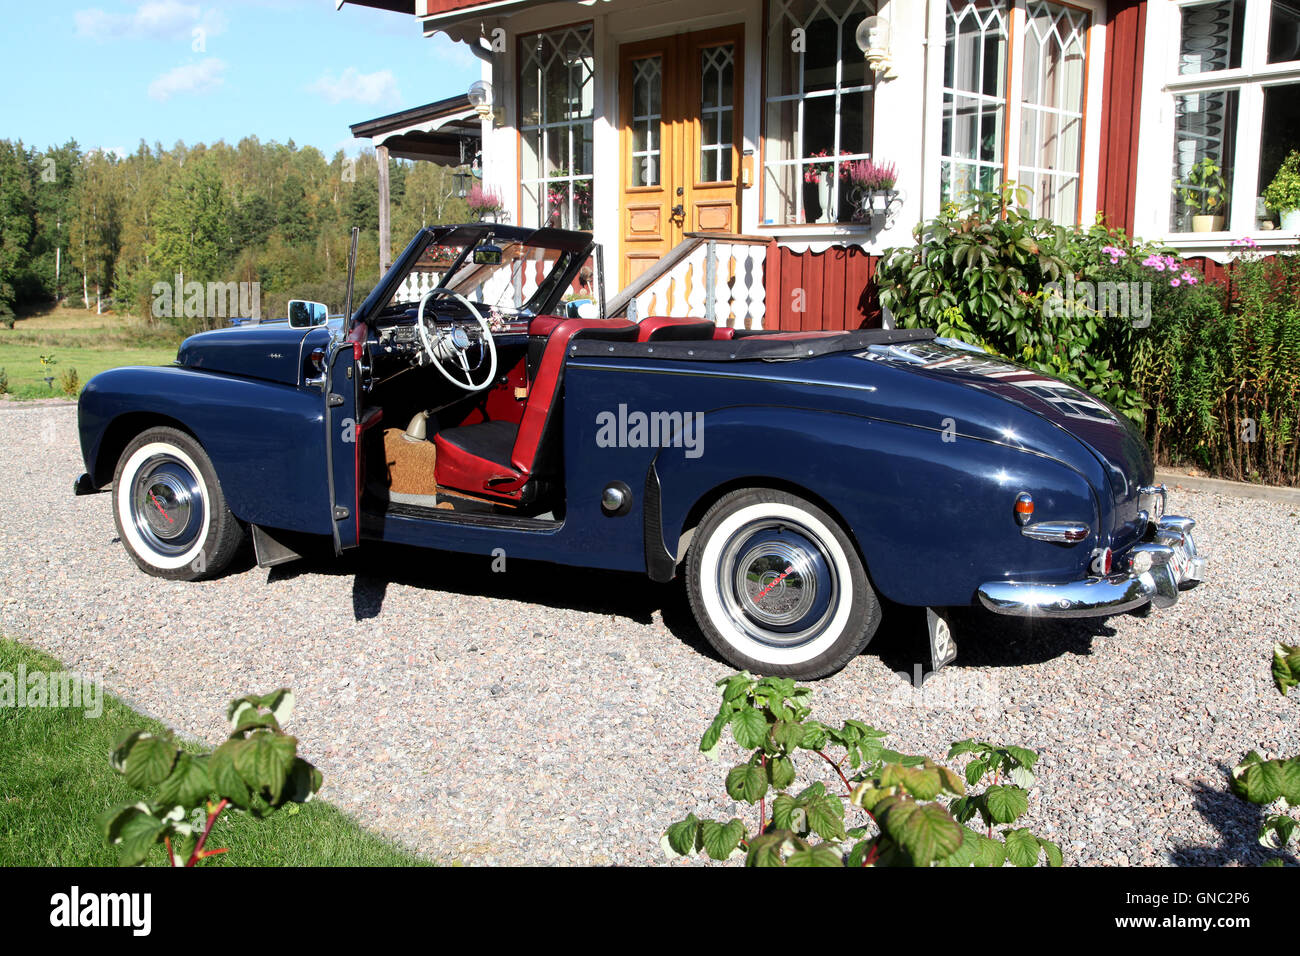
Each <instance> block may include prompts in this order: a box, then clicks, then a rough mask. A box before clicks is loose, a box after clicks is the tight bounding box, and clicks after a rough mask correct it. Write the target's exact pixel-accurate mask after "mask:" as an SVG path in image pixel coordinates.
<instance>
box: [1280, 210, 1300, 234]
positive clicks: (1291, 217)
mask: <svg viewBox="0 0 1300 956" xmlns="http://www.w3.org/2000/svg"><path fill="white" fill-rule="evenodd" d="M1281 217H1282V231H1283V232H1300V209H1286V210H1283V211H1282V213H1281Z"/></svg>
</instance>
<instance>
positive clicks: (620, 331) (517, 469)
mask: <svg viewBox="0 0 1300 956" xmlns="http://www.w3.org/2000/svg"><path fill="white" fill-rule="evenodd" d="M534 328H536V329H537V330H538V332H539V334H541V335H545V336H546V347H545V350H544V351H543V352H542V356H541V360H540V361H539V362H538V366H537V371H536V375H535V377H534V378H533V381H532V384H531V386H530V387H529V390H528V402H527V403H526V404H525V405H524V413H523V419H522V420H521V421H520V423H519V424H518V425H515V424H513V423H512V422H503V421H492V422H480V423H478V424H476V425H464V426H461V427H460V428H449V429H446V430H444V431H441V432H439V433H438V434H437V436H436V437H435V438H434V444H435V445H436V446H437V449H438V455H437V461H436V463H435V465H434V472H435V476H436V478H437V481H438V486H439V487H440V488H447V489H449V490H452V491H461V492H465V493H467V494H472V495H477V496H484V497H489V498H496V499H502V500H504V501H508V502H519V503H526V502H528V501H530V500H531V499H532V497H533V495H534V494H535V492H536V488H537V484H536V482H534V481H533V479H534V478H536V477H539V474H538V473H539V471H541V470H546V469H544V468H542V465H541V460H542V456H543V452H544V451H546V450H547V448H548V447H549V446H555V444H556V442H557V441H558V438H559V436H558V435H555V434H554V432H555V430H556V425H557V424H558V421H559V415H558V412H559V400H558V399H559V395H560V390H561V387H562V385H563V379H564V365H565V352H566V350H567V349H568V347H569V343H570V342H572V341H573V340H574V339H577V338H587V339H600V340H604V341H614V342H631V341H634V340H635V339H636V333H637V327H636V325H635V324H633V323H632V322H628V321H626V320H624V319H613V320H609V319H563V320H560V321H559V322H556V321H555V319H554V317H553V316H539V317H537V318H536V319H534V320H533V322H532V324H530V326H529V335H530V336H531V335H532V333H533V330H534ZM548 333H549V334H548ZM547 457H548V458H554V457H556V456H555V455H550V456H547Z"/></svg>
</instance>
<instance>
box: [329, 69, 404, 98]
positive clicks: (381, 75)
mask: <svg viewBox="0 0 1300 956" xmlns="http://www.w3.org/2000/svg"><path fill="white" fill-rule="evenodd" d="M307 92H309V93H319V94H320V95H321V96H323V97H325V99H327V100H329V101H330V102H331V103H342V102H343V101H344V100H349V101H351V102H354V103H386V102H397V101H399V100H401V98H402V94H401V91H399V90H398V88H397V77H395V76H393V71H392V70H376V71H375V72H374V73H362V72H361V71H359V70H358V69H357V68H356V67H355V66H350V67H348V68H347V69H346V70H344V71H343V73H342V75H341V76H338V77H335V76H334V74H332V73H329V72H326V73H325V74H324V75H323V76H322V77H321V78H320V79H319V80H317V81H316V82H315V83H312V84H311V85H310V86H308V87H307Z"/></svg>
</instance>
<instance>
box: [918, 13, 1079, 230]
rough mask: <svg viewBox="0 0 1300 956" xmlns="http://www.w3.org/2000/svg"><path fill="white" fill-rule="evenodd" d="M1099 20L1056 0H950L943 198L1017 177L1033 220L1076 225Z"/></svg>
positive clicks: (992, 188)
mask: <svg viewBox="0 0 1300 956" xmlns="http://www.w3.org/2000/svg"><path fill="white" fill-rule="evenodd" d="M1095 21H1096V17H1095V15H1094V13H1093V11H1092V9H1091V8H1090V7H1082V6H1077V5H1075V4H1073V3H1058V2H1055V0H948V10H947V16H946V22H947V30H946V36H945V45H944V71H943V124H942V141H941V146H940V163H939V166H940V176H941V186H940V193H941V195H942V197H943V199H944V201H945V202H960V201H962V200H963V199H965V198H966V197H967V196H969V195H970V193H971V192H973V191H976V190H979V191H985V192H988V191H995V190H997V189H999V188H1001V186H1002V185H1003V183H1004V182H1006V181H1007V180H1013V181H1014V182H1015V183H1016V184H1017V185H1020V186H1024V187H1027V188H1028V189H1029V190H1030V197H1031V198H1030V206H1031V208H1032V209H1033V211H1034V212H1035V213H1036V214H1037V215H1039V216H1043V217H1045V218H1048V219H1052V220H1054V221H1056V222H1058V223H1062V224H1064V225H1076V224H1077V223H1078V222H1079V218H1080V214H1081V212H1082V210H1083V206H1084V204H1083V188H1084V182H1083V180H1084V146H1085V144H1084V129H1085V126H1086V123H1085V117H1084V109H1085V105H1086V104H1087V102H1088V99H1087V90H1088V80H1089V70H1090V68H1091V66H1092V64H1090V63H1089V44H1088V36H1089V31H1090V30H1091V29H1092V28H1093V27H1094V25H1095ZM1012 36H1015V37H1016V38H1017V42H1016V44H1015V45H1014V48H1013V46H1012V42H1011V37H1012ZM1008 169H1009V170H1010V175H1008Z"/></svg>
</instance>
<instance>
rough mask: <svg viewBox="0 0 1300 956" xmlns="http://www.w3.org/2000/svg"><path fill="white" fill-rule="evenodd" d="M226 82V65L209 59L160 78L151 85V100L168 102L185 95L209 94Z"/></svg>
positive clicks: (223, 62)
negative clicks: (174, 97)
mask: <svg viewBox="0 0 1300 956" xmlns="http://www.w3.org/2000/svg"><path fill="white" fill-rule="evenodd" d="M225 82H226V63H225V61H224V60H219V59H217V58H216V57H208V58H207V59H206V60H200V61H199V62H198V63H188V64H186V65H185V66H178V67H176V69H174V70H168V71H167V72H166V73H164V74H162V75H161V76H158V77H156V78H155V79H154V81H153V82H152V83H150V84H149V96H150V98H151V99H155V100H160V101H166V100H169V99H171V98H172V97H173V96H176V95H178V94H184V93H207V92H210V91H211V90H215V89H216V88H217V87H219V86H221V84H223V83H225Z"/></svg>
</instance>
